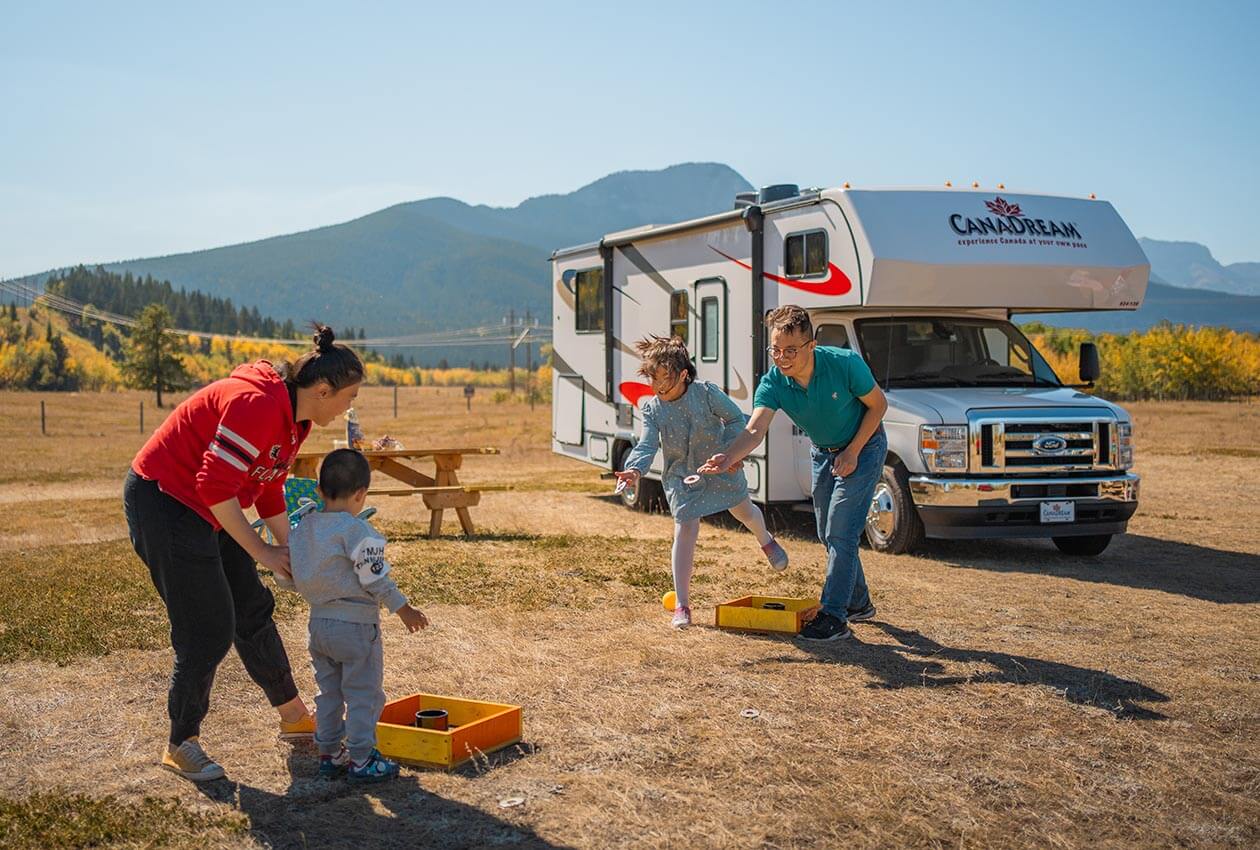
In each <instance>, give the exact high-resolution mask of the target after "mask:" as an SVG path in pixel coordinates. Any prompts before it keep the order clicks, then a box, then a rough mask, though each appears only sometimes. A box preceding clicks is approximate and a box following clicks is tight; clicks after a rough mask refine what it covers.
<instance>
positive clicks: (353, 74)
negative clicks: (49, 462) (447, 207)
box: [0, 0, 1260, 277]
mask: <svg viewBox="0 0 1260 850" xmlns="http://www.w3.org/2000/svg"><path fill="white" fill-rule="evenodd" d="M186 5H187V4H170V3H163V4H156V3H154V4H139V3H125V2H124V3H119V4H65V3H55V2H49V3H40V4H34V3H28V4H9V8H8V9H6V11H5V15H4V17H3V22H2V23H0V34H3V40H2V41H0V44H2V45H3V47H2V49H0V103H3V104H4V112H3V120H2V121H0V201H2V202H0V276H3V277H7V276H11V275H17V274H24V273H29V272H35V271H41V270H44V269H46V268H49V267H53V266H60V265H66V264H70V263H75V262H96V261H108V260H118V259H128V258H134V257H142V256H152V255H157V254H168V253H176V252H181V251H188V250H195V249H199V248H208V247H213V246H216V245H223V244H230V243H233V242H241V241H247V240H250V239H256V238H260V237H264V236H270V235H275V234H279V233H288V232H293V231H296V230H302V229H306V228H310V227H316V226H319V225H324V224H331V223H335V222H338V221H344V220H346V219H349V218H353V217H355V216H358V215H362V214H364V213H367V212H371V211H373V210H376V209H379V208H381V207H384V206H387V205H389V204H391V203H396V202H399V201H406V200H414V199H417V198H422V197H428V196H431V195H451V196H454V197H458V198H461V199H463V200H466V201H469V202H472V203H486V204H492V205H514V204H517V203H519V202H520V201H522V200H523V199H525V198H527V197H529V196H531V195H537V194H544V193H551V192H567V191H572V190H573V189H576V188H578V187H579V186H582V185H584V184H586V183H589V182H590V181H592V180H595V179H597V178H599V177H601V176H603V175H605V174H607V173H609V172H612V171H618V170H623V169H630V168H660V167H664V166H666V165H670V164H673V163H678V162H687V161H716V162H724V163H727V164H729V165H731V166H732V167H734V168H735V169H737V170H738V171H739V172H740V173H742V174H743V175H744V176H745V177H747V178H748V179H749V180H750V181H751V182H752V183H753V184H756V185H760V184H765V183H776V182H795V183H800V184H802V185H837V184H840V183H843V182H844V181H846V180H847V181H850V182H851V183H853V184H854V185H855V186H857V185H867V186H871V185H935V184H940V183H943V182H944V181H945V180H947V179H950V180H953V181H954V183H955V185H960V184H970V182H971V181H972V180H978V181H980V182H981V183H982V184H983V185H995V184H996V183H998V182H1004V183H1005V184H1006V185H1007V186H1008V187H1010V188H1012V189H1025V190H1030V191H1045V192H1051V193H1062V194H1082V195H1083V194H1088V193H1090V192H1096V193H1098V195H1099V196H1100V197H1105V198H1107V199H1109V200H1111V201H1112V202H1113V203H1114V204H1115V205H1116V207H1117V209H1119V211H1120V212H1121V214H1122V215H1123V216H1124V217H1125V218H1126V220H1127V221H1128V222H1129V224H1130V226H1131V227H1132V228H1133V230H1134V232H1135V233H1137V234H1138V235H1140V236H1150V237H1154V238H1159V239H1186V240H1193V241H1197V242H1202V243H1204V244H1206V245H1208V246H1209V247H1210V248H1211V249H1212V250H1213V252H1214V253H1215V255H1216V256H1217V258H1218V259H1220V260H1222V261H1223V262H1236V261H1241V260H1255V261H1260V237H1257V236H1256V233H1257V226H1256V214H1255V212H1254V207H1255V199H1256V198H1257V196H1260V161H1258V160H1260V156H1257V151H1260V107H1257V103H1258V102H1260V98H1258V97H1257V95H1256V92H1257V91H1258V90H1260V11H1258V10H1260V3H1251V2H1239V3H1223V2H1199V3H1194V4H1190V3H1157V4H1147V3H1128V2H1098V0H1094V2H1090V3H1076V2H1066V1H1065V0H1059V2H1054V3H1029V2H1011V1H1010V0H1008V2H998V3H988V2H980V3H972V4H967V3H951V4H928V3H903V4H899V5H896V6H893V4H874V3H855V4H849V3H792V2H781V3H776V4H771V3H765V2H762V3H740V2H723V3H713V4H686V3H678V2H674V3H664V4H656V3H651V2H635V3H627V4H621V5H619V6H612V5H608V6H606V7H601V6H600V5H599V4H594V3H572V4H564V3H547V2H538V3H534V4H517V3H513V4H502V5H498V4H493V3H479V4H471V3H466V4H449V3H448V4H441V5H440V6H435V7H434V8H426V7H425V6H426V4H421V3H414V2H413V3H397V4H392V3H360V4H329V5H320V4H316V3H305V4H301V5H292V6H288V7H281V6H280V5H279V4H270V3H259V2H254V3H251V4H247V5H236V4H232V3H219V4H213V8H211V7H210V6H206V7H204V8H200V9H194V8H191V7H188V8H181V6H186ZM876 6H893V8H896V9H897V10H898V11H895V12H889V11H877V10H876V8H875V7H876ZM604 9H607V11H604Z"/></svg>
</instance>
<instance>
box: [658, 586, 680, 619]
mask: <svg viewBox="0 0 1260 850" xmlns="http://www.w3.org/2000/svg"><path fill="white" fill-rule="evenodd" d="M677 605H678V595H677V594H676V593H674V591H672V590H671V591H669V592H667V593H666V594H665V595H664V596H662V597H661V606H662V607H663V608H664V609H665V610H666V611H668V612H669V613H671V614H672V613H674V608H675V607H677Z"/></svg>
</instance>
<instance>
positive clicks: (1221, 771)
mask: <svg viewBox="0 0 1260 850" xmlns="http://www.w3.org/2000/svg"><path fill="white" fill-rule="evenodd" d="M489 396H490V393H489V392H484V393H482V394H479V396H478V397H477V399H476V400H475V401H474V406H473V411H472V413H466V412H465V411H464V401H463V398H462V394H460V393H459V391H457V390H443V391H439V390H434V389H431V388H424V389H406V390H403V391H401V394H400V408H401V409H400V416H399V418H398V419H396V420H395V419H393V418H392V417H391V414H390V406H391V404H390V402H391V393H390V391H389V390H387V389H369V390H366V391H365V392H364V394H363V403H362V404H361V405H360V410H361V412H362V415H363V419H364V424H365V427H366V428H367V430H368V432H369V435H371V436H376V435H379V434H381V433H383V432H388V433H390V434H393V435H394V436H396V437H397V438H399V439H401V440H402V441H403V442H404V443H405V444H407V445H408V446H418V445H422V444H428V445H444V446H455V445H464V446H468V445H495V446H499V447H501V448H502V449H503V454H502V455H501V456H500V457H490V458H473V459H470V460H468V461H467V463H466V465H465V468H464V470H463V473H462V474H463V478H464V480H465V481H470V482H477V481H492V480H493V481H500V482H507V483H511V484H513V485H515V489H514V490H512V491H510V492H505V493H491V494H487V495H486V496H485V497H484V499H483V501H482V504H481V506H480V507H479V508H476V509H474V511H473V519H474V521H475V522H476V523H477V526H478V532H479V533H478V534H477V535H476V536H475V537H474V538H472V539H463V538H461V537H458V536H457V535H456V531H457V530H458V528H457V525H456V523H455V518H454V517H453V516H451V515H450V513H449V512H448V517H447V518H448V522H447V525H446V528H445V531H446V532H447V534H446V536H445V537H444V538H443V539H442V540H440V541H430V540H428V539H426V538H425V537H424V534H423V532H424V531H425V530H426V529H427V513H426V512H424V511H423V510H422V508H421V507H420V505H419V504H418V503H414V502H412V501H411V500H410V499H382V500H377V502H376V503H377V504H378V506H379V507H380V514H379V518H378V522H377V524H378V527H380V528H381V529H382V530H383V531H384V532H385V533H386V534H387V535H388V536H389V537H390V539H391V541H392V542H391V544H390V557H391V560H392V561H393V562H394V564H395V569H396V575H397V577H398V579H399V583H400V585H401V586H402V587H403V589H404V590H405V591H406V592H407V593H408V594H409V595H411V596H412V598H413V601H416V602H417V603H418V604H419V605H420V607H422V608H423V609H424V610H425V611H426V612H427V613H428V614H429V616H430V618H431V619H432V621H433V626H432V628H430V629H429V630H428V631H427V632H423V633H420V634H416V635H408V634H407V633H406V632H405V630H404V629H403V627H402V626H401V624H400V623H399V622H397V621H396V619H391V620H390V621H388V622H387V623H386V624H385V628H384V632H385V640H386V668H387V672H386V691H387V692H388V693H389V694H391V695H400V694H405V693H409V692H413V691H417V690H426V691H434V692H439V693H451V694H459V695H466V696H470V697H474V698H484V699H490V700H496V701H506V702H513V703H518V704H520V705H522V706H524V710H525V740H524V742H523V743H522V745H520V746H519V747H515V748H513V749H511V750H509V751H505V752H502V753H498V754H493V755H491V756H489V757H488V758H485V759H480V760H478V762H477V763H475V764H473V765H470V766H468V767H465V768H463V769H460V770H457V771H455V772H452V773H441V772H436V771H413V770H404V772H403V776H402V778H401V779H400V780H399V781H397V782H395V783H392V784H390V785H387V786H384V787H380V786H378V787H374V788H371V789H369V790H363V789H358V788H352V787H347V786H345V785H343V784H328V783H322V782H320V781H319V780H318V779H317V778H316V776H315V763H314V757H313V755H312V754H311V752H310V751H308V750H305V749H302V748H290V747H289V746H288V745H283V744H280V743H279V742H277V741H276V739H275V723H274V715H273V713H272V712H271V711H270V709H268V708H267V706H266V703H265V700H264V699H263V697H262V694H261V693H260V692H259V691H258V690H257V688H255V687H254V685H253V684H252V683H251V682H249V680H248V678H247V677H246V676H245V674H244V671H243V669H242V667H241V666H240V663H239V661H238V660H237V659H236V657H235V655H231V656H229V658H228V660H227V661H226V662H225V663H224V665H223V667H222V668H221V670H220V674H219V678H218V681H217V683H216V686H215V691H214V697H213V705H212V709H211V713H210V716H209V718H208V720H207V722H206V724H205V728H204V731H203V740H204V741H205V743H206V746H207V749H208V750H209V751H210V753H211V754H212V755H214V756H215V757H216V758H217V759H218V760H219V761H220V762H221V763H222V764H223V765H224V766H225V768H226V769H227V771H228V775H229V780H228V781H223V782H219V783H215V784H213V785H211V786H207V787H198V786H195V785H192V784H190V783H187V782H184V781H182V780H180V779H178V778H176V777H174V776H172V775H171V774H169V773H165V772H163V771H161V770H160V769H159V768H158V767H157V764H156V762H157V756H158V754H159V751H160V747H161V744H162V741H163V738H164V735H165V729H166V721H165V680H166V676H167V675H168V672H169V665H170V650H169V648H168V646H167V644H166V638H165V620H164V615H163V612H162V610H161V607H160V603H159V601H158V599H157V596H156V593H155V592H154V591H153V589H152V587H151V586H150V584H149V581H148V576H147V573H146V571H145V569H144V567H143V566H142V565H141V564H140V562H139V561H138V559H136V557H135V556H134V554H133V553H132V552H131V550H130V547H129V544H128V542H127V539H126V528H125V524H124V522H123V519H122V511H121V504H120V502H121V498H120V488H121V481H122V477H123V475H124V472H125V469H126V466H127V463H128V461H129V460H130V458H131V456H132V455H133V453H134V452H135V450H136V448H137V447H138V446H139V445H140V443H141V442H142V439H143V437H142V435H141V434H140V433H139V431H138V427H137V407H138V403H139V401H140V399H141V398H142V397H141V396H140V395H138V394H118V395H86V394H85V395H44V396H39V395H33V394H22V393H11V394H0V510H2V511H3V514H2V516H3V522H0V764H3V766H4V770H3V772H2V773H0V845H4V846H6V847H31V848H34V847H54V846H64V847H72V846H131V847H154V846H164V847H276V848H305V847H310V848H317V847H399V848H404V847H405V848H416V847H426V846H435V847H470V848H471V847H487V846H513V847H531V848H534V847H538V848H542V847H636V848H637V847H680V846H692V847H738V848H743V847H767V848H787V847H819V848H833V847H835V848H838V847H846V848H850V847H852V848H861V847H877V846H878V847H899V846H929V847H936V846H951V847H994V848H998V847H1012V846H1028V847H1081V846H1090V847H1095V846H1102V847H1118V846H1142V847H1151V846H1179V847H1180V846H1192V847H1256V846H1258V845H1260V522H1258V521H1257V520H1260V511H1258V510H1257V509H1256V507H1255V503H1254V501H1253V499H1254V498H1255V492H1254V486H1253V485H1254V483H1255V482H1256V481H1257V480H1260V450H1258V449H1257V448H1256V444H1255V439H1256V435H1257V434H1260V405H1255V404H1137V405H1133V406H1132V407H1131V409H1132V410H1133V411H1134V413H1135V416H1136V421H1137V428H1136V434H1137V447H1138V453H1139V454H1138V471H1139V472H1140V473H1142V475H1143V478H1144V483H1143V504H1142V507H1141V508H1140V510H1139V513H1138V515H1137V516H1136V518H1135V519H1134V521H1133V522H1132V523H1131V525H1130V534H1128V535H1126V536H1125V537H1123V538H1121V539H1119V540H1117V541H1116V542H1115V543H1114V544H1113V545H1112V547H1111V548H1110V549H1109V550H1108V551H1107V552H1106V553H1105V554H1104V555H1103V556H1102V557H1101V558H1099V559H1077V558H1070V557H1067V556H1064V555H1061V554H1059V553H1058V551H1057V550H1056V549H1054V548H1053V546H1052V545H1050V544H1049V543H1048V542H1047V543H1043V542H1036V541H1018V542H987V543H975V542H954V543H931V544H929V546H928V547H927V548H926V549H925V550H924V551H923V552H921V553H920V554H919V555H917V556H915V557H884V556H879V555H876V554H874V553H871V552H869V551H865V552H864V554H863V558H864V563H865V566H866V571H867V575H868V578H869V580H870V584H871V587H872V590H873V593H874V597H875V602H876V605H877V606H878V608H879V616H878V618H877V621H876V622H874V623H871V624H862V625H858V626H855V632H856V635H857V639H856V640H853V641H849V642H844V643H841V644H839V645H836V646H828V647H825V648H818V647H808V646H802V645H799V644H797V643H795V642H793V641H790V640H781V639H772V638H766V637H758V636H748V635H736V634H729V633H722V632H718V631H716V630H714V629H711V628H694V629H692V630H690V631H688V632H685V633H675V632H673V631H671V630H670V629H669V627H668V622H667V620H668V618H667V617H666V615H665V614H664V612H663V611H662V610H661V607H660V604H659V602H658V599H659V596H660V594H661V592H662V591H663V590H665V589H666V588H668V586H669V572H668V552H669V535H670V531H671V522H670V519H669V518H668V517H667V516H662V515H659V514H654V515H651V514H636V513H631V512H629V511H626V510H625V509H624V508H622V507H620V505H618V504H616V503H615V502H614V501H613V500H612V499H611V498H610V497H609V496H608V495H607V493H608V492H609V489H610V488H609V486H608V484H607V482H603V481H600V480H599V478H598V474H597V472H596V471H595V470H593V469H591V468H588V467H585V466H583V465H580V464H577V463H574V462H570V461H565V460H561V459H557V458H555V457H554V456H552V454H551V452H550V449H549V442H548V441H549V434H550V421H549V420H550V414H549V410H548V409H547V408H546V407H545V406H542V405H540V406H539V407H538V409H537V410H536V411H530V409H529V408H528V406H527V405H523V404H520V403H505V404H502V405H495V404H493V403H492V402H491V400H490V397H489ZM41 398H42V399H44V400H45V401H46V402H47V405H48V416H49V419H48V422H49V436H46V437H41V436H40V433H39V401H40V399H41ZM147 407H148V410H147V413H148V418H149V422H148V424H149V426H150V427H152V426H153V424H155V416H154V411H153V410H152V407H151V404H148V405H147ZM333 436H334V434H333V432H332V431H329V432H324V433H316V434H314V435H313V436H312V438H311V440H312V443H313V444H323V445H328V444H329V441H330V440H331V439H332V437H333ZM772 519H773V521H774V524H775V525H776V526H777V530H778V533H779V534H780V537H781V539H782V540H783V541H784V543H785V545H786V547H787V549H788V551H789V552H790V554H791V556H792V561H793V563H792V566H791V568H790V569H789V570H788V571H787V572H786V573H784V574H782V575H776V574H772V573H771V572H769V570H768V569H766V568H765V567H764V565H763V562H762V560H761V558H760V552H759V550H758V549H757V548H756V546H755V544H754V543H753V541H752V540H751V539H750V538H749V537H748V535H747V534H746V533H742V532H741V531H739V530H737V527H736V526H733V525H732V524H731V523H717V522H715V523H709V524H707V525H706V526H705V528H704V530H703V532H702V536H701V543H700V551H699V556H698V561H699V566H698V570H697V573H698V577H697V583H696V585H695V588H694V596H695V598H696V601H695V604H696V606H697V611H698V615H699V618H700V620H701V621H702V622H704V621H706V618H707V619H711V616H712V606H713V605H714V604H715V603H717V602H719V601H721V600H724V599H727V598H730V597H733V596H736V595H740V594H743V593H748V592H768V593H775V594H789V595H812V594H814V593H816V592H817V589H818V587H819V586H820V584H821V578H822V571H823V565H824V562H823V551H822V548H821V547H820V546H819V545H818V544H817V542H816V541H815V540H814V539H813V538H812V530H811V528H810V527H809V524H808V522H807V518H806V516H805V515H802V514H799V513H795V512H791V511H784V512H779V513H776V514H775V515H774V516H773V517H772ZM278 595H279V600H280V605H279V608H278V611H279V613H278V618H279V621H280V628H281V631H282V633H283V635H284V637H285V640H286V643H287V645H288V647H289V651H290V655H291V657H292V658H293V659H294V666H295V669H296V671H297V676H298V679H299V683H300V684H301V686H302V688H303V692H304V693H305V694H306V695H307V696H308V697H309V695H310V694H311V693H312V692H313V683H312V677H311V674H310V670H309V665H308V663H307V662H306V660H305V657H304V643H305V641H304V630H305V629H304V623H305V619H304V617H305V615H304V612H303V610H302V606H301V604H300V600H297V599H296V598H295V597H293V596H291V595H288V594H284V593H279V594H278ZM746 708H755V709H757V711H758V712H759V714H758V716H757V717H755V718H751V719H745V718H744V717H741V712H742V711H743V710H744V709H746ZM509 797H520V798H523V799H524V804H523V805H520V806H516V807H512V808H502V807H500V801H501V800H504V799H506V798H509Z"/></svg>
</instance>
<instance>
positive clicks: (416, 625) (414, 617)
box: [398, 605, 429, 634]
mask: <svg viewBox="0 0 1260 850" xmlns="http://www.w3.org/2000/svg"><path fill="white" fill-rule="evenodd" d="M398 618H399V619H400V620H402V621H403V625H404V626H406V627H407V631H409V632H411V633H412V634H415V633H416V632H418V631H420V630H421V629H423V628H427V627H428V625H429V618H428V617H426V616H424V612H423V611H421V610H419V609H416V608H412V607H411V606H410V605H404V606H403V607H401V608H399V609H398Z"/></svg>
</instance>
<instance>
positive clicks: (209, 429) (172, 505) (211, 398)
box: [123, 325, 364, 782]
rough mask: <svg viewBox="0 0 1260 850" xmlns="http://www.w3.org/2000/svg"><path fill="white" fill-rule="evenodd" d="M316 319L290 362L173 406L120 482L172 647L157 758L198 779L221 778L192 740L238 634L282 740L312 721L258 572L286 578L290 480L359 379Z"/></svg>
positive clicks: (350, 357) (302, 732)
mask: <svg viewBox="0 0 1260 850" xmlns="http://www.w3.org/2000/svg"><path fill="white" fill-rule="evenodd" d="M315 327H316V333H315V348H314V349H313V350H312V351H309V352H307V353H306V354H304V355H303V356H302V357H300V358H298V360H297V361H296V362H294V363H287V364H282V365H281V366H280V367H276V366H273V365H272V364H271V363H269V362H267V361H266V360H259V361H258V362H256V363H250V364H246V365H244V366H239V367H237V368H236V369H235V370H233V372H232V374H231V376H230V377H227V378H224V379H223V380H220V381H215V382H214V383H212V384H210V385H209V386H206V387H204V388H203V389H201V390H199V391H198V392H196V393H194V394H193V395H192V396H191V397H190V398H188V399H187V400H186V401H185V402H184V403H183V404H181V405H179V407H177V408H175V410H174V411H173V412H172V413H171V415H170V416H168V417H167V419H166V421H165V422H164V423H162V425H161V427H159V428H158V429H157V431H155V432H154V433H153V436H151V437H150V438H149V440H148V442H147V443H145V444H144V447H143V448H142V449H140V453H139V454H137V455H136V457H135V460H133V461H132V462H131V471H130V473H129V474H128V475H127V481H126V484H125V485H124V486H123V505H124V508H125V510H126V513H127V526H128V529H129V530H130V533H131V543H132V546H133V547H135V550H136V554H138V555H139V556H140V559H141V560H142V561H144V563H145V564H146V565H147V566H148V568H149V574H150V576H151V577H152V579H153V584H154V586H155V587H156V588H157V591H158V594H159V595H160V596H161V597H162V601H163V602H164V603H165V604H166V611H167V616H168V617H169V618H170V621H171V645H172V646H173V647H174V649H175V668H174V671H173V672H172V674H171V684H170V691H169V693H168V697H167V710H168V712H169V714H170V719H171V731H170V741H169V743H168V745H167V747H166V749H165V751H164V752H163V754H162V766H163V767H166V768H168V769H170V770H172V771H174V772H176V773H178V774H180V775H181V776H184V777H186V778H188V779H191V780H194V781H197V782H201V781H205V780H210V779H219V778H221V777H222V776H223V775H224V774H223V768H222V767H220V766H219V765H218V764H216V763H215V762H214V761H213V760H212V759H211V758H210V757H209V756H207V755H206V753H205V750H203V749H202V748H201V744H200V741H199V736H200V733H201V721H202V720H203V719H204V718H205V716H206V713H207V712H208V711H209V708H210V687H211V685H212V684H213V683H214V673H215V670H216V669H217V668H218V666H219V662H220V661H222V660H223V658H224V657H225V656H226V655H227V652H228V649H229V648H230V647H231V646H232V645H233V644H235V646H236V651H237V653H238V654H239V655H240V657H241V661H242V663H243V664H244V665H245V670H246V671H247V672H248V673H249V675H250V678H252V679H253V680H254V681H255V682H257V683H258V685H259V687H261V688H262V689H263V692H264V693H265V694H266V695H267V699H268V700H269V701H270V702H271V704H272V705H273V706H275V707H276V709H277V710H278V711H279V713H280V735H281V737H283V738H300V737H309V736H310V735H311V734H312V733H313V732H314V730H315V725H314V722H313V719H312V718H311V715H310V712H309V711H308V710H307V708H306V705H305V703H303V702H302V698H301V697H300V696H299V695H298V690H297V686H296V685H295V684H294V682H293V674H292V671H291V669H290V666H289V658H288V655H287V654H286V653H285V651H284V644H283V643H281V641H280V634H279V633H278V632H277V631H276V624H275V622H274V621H273V620H272V612H273V611H274V608H275V600H274V598H273V597H272V595H271V591H270V590H268V589H267V588H266V587H265V586H264V585H263V583H262V582H261V581H260V580H259V577H258V571H257V569H256V564H261V565H263V566H264V567H266V568H268V569H270V570H271V571H272V572H275V573H278V574H281V575H284V576H288V575H289V550H288V538H289V518H288V515H287V514H286V512H285V504H284V479H285V477H286V475H287V474H288V470H289V467H290V466H291V465H292V463H293V458H294V456H295V455H296V454H297V452H298V449H300V448H301V446H302V441H303V440H305V439H306V435H307V434H309V433H310V430H311V423H312V422H314V423H317V424H319V425H321V426H322V425H328V424H330V423H331V422H332V421H333V420H335V419H336V418H337V417H338V416H341V415H342V414H343V413H345V412H346V410H347V408H349V407H350V405H351V404H352V403H353V402H354V398H355V396H356V395H357V394H358V392H359V385H360V384H361V383H362V382H363V375H364V370H363V362H362V361H361V360H360V359H359V357H358V355H357V354H355V353H354V352H353V351H351V350H350V349H349V348H347V347H346V346H344V345H341V344H340V343H334V341H333V332H332V329H331V328H328V327H326V326H324V325H316V326H315ZM251 505H253V506H255V507H256V508H257V509H258V514H259V516H261V517H262V518H263V521H264V522H265V523H266V524H267V527H268V528H269V529H270V530H271V533H272V535H273V536H274V538H275V540H276V543H275V545H269V544H267V543H264V542H263V540H262V538H261V537H259V536H258V535H257V534H256V533H255V532H254V530H253V529H252V528H250V523H249V520H248V519H246V517H245V513H244V511H243V509H244V508H248V507H249V506H251Z"/></svg>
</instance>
